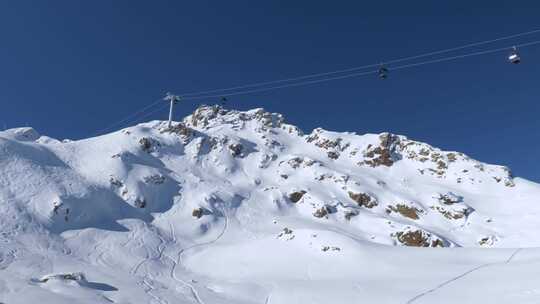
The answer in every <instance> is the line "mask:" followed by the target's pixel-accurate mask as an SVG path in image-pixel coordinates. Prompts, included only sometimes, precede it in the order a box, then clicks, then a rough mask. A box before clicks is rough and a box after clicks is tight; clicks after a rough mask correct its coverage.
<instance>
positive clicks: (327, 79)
mask: <svg viewBox="0 0 540 304" xmlns="http://www.w3.org/2000/svg"><path fill="white" fill-rule="evenodd" d="M536 44H540V40H537V41H532V42H527V43H522V44H516V45H515V46H516V47H522V48H523V47H527V46H532V45H536ZM509 48H511V47H503V48H496V49H490V50H485V51H479V52H474V53H468V54H463V55H456V56H451V57H444V58H438V59H432V60H427V61H423V62H417V63H410V64H405V65H400V66H396V67H391V68H390V71H392V70H401V69H405V68H410V67H415V66H420V65H426V64H432V63H437V62H444V61H450V60H455V59H460V58H467V57H472V56H479V55H484V54H489V53H496V52H500V51H504V50H508V49H509ZM378 71H379V70H371V71H367V72H360V73H352V74H346V75H341V76H335V77H327V78H323V79H316V80H309V81H302V82H297V83H291V84H283V85H279V86H272V87H264V88H256V89H252V90H245V91H239V92H233V93H227V94H220V95H204V96H194V97H186V98H184V100H195V99H202V98H213V97H220V96H233V95H244V94H250V93H257V92H265V91H272V90H277V89H282V88H289V87H297V86H303V85H309V84H315V83H321V82H326V81H332V80H338V79H345V78H352V77H358V76H363V75H369V74H374V73H377V72H378Z"/></svg>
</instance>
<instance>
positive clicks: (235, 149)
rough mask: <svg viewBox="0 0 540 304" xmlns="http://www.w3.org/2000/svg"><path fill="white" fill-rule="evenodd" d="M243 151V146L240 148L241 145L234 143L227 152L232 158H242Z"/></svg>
mask: <svg viewBox="0 0 540 304" xmlns="http://www.w3.org/2000/svg"><path fill="white" fill-rule="evenodd" d="M243 150H244V146H242V144H240V143H234V144H230V145H229V151H231V155H232V156H233V157H241V156H243V153H242V152H243Z"/></svg>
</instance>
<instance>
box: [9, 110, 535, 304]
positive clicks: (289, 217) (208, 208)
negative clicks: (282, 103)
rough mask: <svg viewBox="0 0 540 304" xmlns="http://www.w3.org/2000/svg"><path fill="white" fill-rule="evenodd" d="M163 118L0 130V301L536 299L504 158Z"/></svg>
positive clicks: (203, 117) (526, 186)
mask: <svg viewBox="0 0 540 304" xmlns="http://www.w3.org/2000/svg"><path fill="white" fill-rule="evenodd" d="M166 126H167V124H166V123H165V122H161V121H154V122H149V123H145V124H141V125H138V126H134V127H130V128H126V129H123V130H121V131H118V132H115V133H111V134H107V135H104V136H100V137H95V138H90V139H86V140H80V141H68V140H64V141H58V140H56V139H52V138H48V137H46V136H40V135H39V134H38V133H37V132H36V131H34V130H33V129H31V128H21V129H12V130H7V131H4V132H0V233H1V234H0V245H1V247H0V302H5V303H30V302H36V301H39V302H40V303H110V302H114V303H329V302H332V303H350V302H353V301H354V302H357V301H359V300H365V301H368V302H370V301H371V302H379V303H413V302H414V303H416V302H417V303H421V302H424V303H430V302H433V301H434V299H437V301H438V302H445V301H446V302H447V303H455V302H456V301H462V302H471V303H473V302H478V301H479V299H481V300H482V301H489V302H500V303H507V302H520V303H526V302H527V301H529V302H530V303H535V299H537V298H539V297H540V289H539V288H538V287H537V286H538V283H539V281H540V279H538V278H537V276H535V274H536V273H537V272H538V270H540V264H539V263H540V260H539V258H540V251H539V250H537V249H534V248H533V247H539V246H540V237H538V236H537V231H538V230H539V229H540V221H539V220H538V215H539V214H540V204H539V202H538V197H540V186H539V185H538V184H535V183H532V182H529V181H526V180H524V179H520V178H513V177H512V175H511V173H510V171H509V169H508V168H505V167H501V166H496V165H489V164H485V163H481V162H479V161H477V160H474V159H471V158H469V157H468V156H466V155H464V154H462V153H459V152H447V151H441V150H439V149H437V148H434V147H431V146H430V145H428V144H425V143H420V142H416V141H413V140H410V139H407V138H406V137H404V136H398V135H393V134H388V133H383V134H366V135H357V134H354V133H336V132H330V131H326V130H323V129H316V130H314V131H313V132H312V133H311V134H303V132H302V131H301V130H300V129H298V128H297V127H295V126H293V125H290V124H287V123H285V122H284V119H283V117H282V116H281V115H279V114H275V113H268V112H265V111H264V110H263V109H254V110H250V111H246V112H239V111H229V110H225V109H222V108H220V107H217V106H203V107H200V108H199V109H197V110H196V111H195V112H194V113H193V114H192V115H190V116H188V117H186V118H185V119H184V120H183V121H182V122H178V123H175V124H174V127H173V128H172V129H168V128H167V127H166ZM412 247H439V248H412ZM486 248H489V249H486ZM518 248H521V249H518ZM78 272H82V273H83V274H82V275H75V274H77V273H78ZM501 274H502V275H501ZM47 275H49V276H47ZM486 282H489V284H486ZM456 291H459V292H456ZM36 303H37V302H36Z"/></svg>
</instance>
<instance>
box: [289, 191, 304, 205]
mask: <svg viewBox="0 0 540 304" xmlns="http://www.w3.org/2000/svg"><path fill="white" fill-rule="evenodd" d="M306 193H307V192H306V191H304V190H301V191H296V192H292V193H290V194H289V200H291V202H293V203H298V202H299V201H300V200H301V199H302V197H303V196H304V194H306Z"/></svg>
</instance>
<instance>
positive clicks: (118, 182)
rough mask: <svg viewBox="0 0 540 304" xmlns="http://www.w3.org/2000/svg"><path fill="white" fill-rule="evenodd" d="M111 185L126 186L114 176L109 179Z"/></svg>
mask: <svg viewBox="0 0 540 304" xmlns="http://www.w3.org/2000/svg"><path fill="white" fill-rule="evenodd" d="M109 183H110V184H111V185H113V186H115V187H122V186H123V185H124V183H122V181H121V180H119V179H117V178H116V177H114V176H112V175H111V176H110V177H109Z"/></svg>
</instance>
